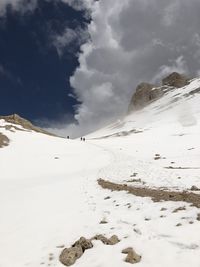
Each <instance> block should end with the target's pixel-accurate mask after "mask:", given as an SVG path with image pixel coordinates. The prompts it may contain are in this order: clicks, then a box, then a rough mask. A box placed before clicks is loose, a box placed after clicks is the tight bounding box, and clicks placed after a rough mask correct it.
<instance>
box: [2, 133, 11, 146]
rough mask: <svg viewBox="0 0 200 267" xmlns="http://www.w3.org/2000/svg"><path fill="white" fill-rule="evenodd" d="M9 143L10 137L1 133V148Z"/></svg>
mask: <svg viewBox="0 0 200 267" xmlns="http://www.w3.org/2000/svg"><path fill="white" fill-rule="evenodd" d="M8 145H9V139H8V137H7V136H5V135H4V134H2V133H0V148H2V147H5V146H8Z"/></svg>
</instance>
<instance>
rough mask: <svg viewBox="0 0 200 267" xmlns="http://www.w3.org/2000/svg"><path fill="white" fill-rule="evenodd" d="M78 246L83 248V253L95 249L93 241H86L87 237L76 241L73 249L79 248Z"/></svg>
mask: <svg viewBox="0 0 200 267" xmlns="http://www.w3.org/2000/svg"><path fill="white" fill-rule="evenodd" d="M77 246H81V247H82V250H83V252H84V251H85V250H86V249H89V248H92V247H93V245H92V242H91V240H89V239H86V238H85V237H81V238H80V239H79V240H78V241H76V242H75V243H74V245H73V246H72V247H77Z"/></svg>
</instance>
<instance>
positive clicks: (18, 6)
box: [0, 0, 37, 16]
mask: <svg viewBox="0 0 200 267" xmlns="http://www.w3.org/2000/svg"><path fill="white" fill-rule="evenodd" d="M8 5H10V6H11V7H12V9H13V10H16V11H20V12H22V13H25V12H26V11H33V10H34V9H35V8H36V6H37V0H30V1H28V2H26V3H25V1H23V0H0V16H4V15H5V11H6V8H7V6H8Z"/></svg>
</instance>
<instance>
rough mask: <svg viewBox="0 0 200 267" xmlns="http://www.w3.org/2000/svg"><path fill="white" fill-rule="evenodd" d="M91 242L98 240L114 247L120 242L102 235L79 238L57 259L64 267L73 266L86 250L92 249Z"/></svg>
mask: <svg viewBox="0 0 200 267" xmlns="http://www.w3.org/2000/svg"><path fill="white" fill-rule="evenodd" d="M92 240H100V241H102V243H103V244H105V245H115V244H117V243H118V242H119V241H120V240H119V239H118V237H117V236H116V235H113V236H111V238H109V239H108V238H106V237H105V236H103V235H96V236H94V237H93V238H91V239H86V238H85V237H81V238H80V239H79V240H78V241H76V242H75V243H74V244H73V245H72V246H71V248H65V249H64V250H63V251H62V252H61V254H60V257H59V260H60V262H61V263H62V264H64V265H65V266H71V265H73V264H74V263H75V262H76V260H77V259H79V258H80V257H81V256H82V255H83V253H84V252H85V250H86V249H90V248H92V247H93V244H92Z"/></svg>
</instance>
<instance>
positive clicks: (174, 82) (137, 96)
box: [128, 72, 189, 113]
mask: <svg viewBox="0 0 200 267" xmlns="http://www.w3.org/2000/svg"><path fill="white" fill-rule="evenodd" d="M188 83H189V79H188V78H187V77H186V76H185V75H182V74H179V73H177V72H173V73H171V74H170V75H168V76H167V77H165V78H164V79H163V80H162V86H160V87H158V86H156V85H153V84H150V83H146V82H145V83H144V82H143V83H140V84H139V85H138V86H137V88H136V90H135V93H134V95H133V96H132V99H131V102H130V105H129V108H128V113H130V112H132V111H134V110H137V109H140V108H143V107H145V106H146V105H148V104H149V103H151V102H152V101H154V100H156V99H158V98H160V97H162V96H163V95H164V93H165V92H167V91H168V90H170V88H171V87H175V88H180V87H183V86H185V85H187V84H188Z"/></svg>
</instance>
